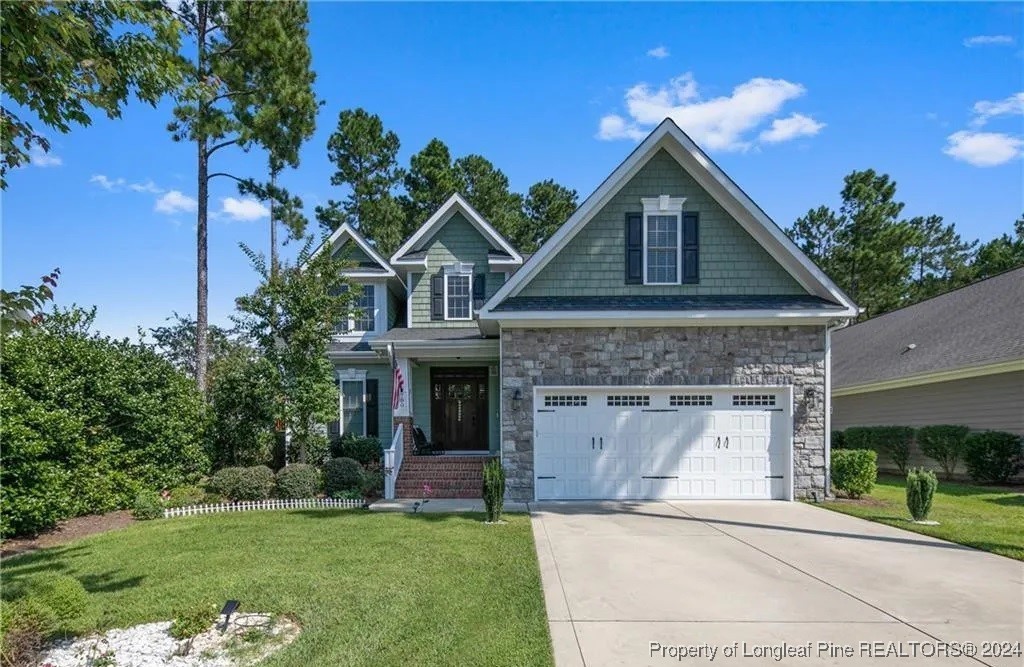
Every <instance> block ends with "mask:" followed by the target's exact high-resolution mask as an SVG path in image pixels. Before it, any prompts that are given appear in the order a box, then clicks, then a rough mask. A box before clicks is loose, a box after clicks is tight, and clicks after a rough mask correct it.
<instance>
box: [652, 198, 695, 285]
mask: <svg viewBox="0 0 1024 667" xmlns="http://www.w3.org/2000/svg"><path fill="white" fill-rule="evenodd" d="M685 201H686V198H685V197H669V196H668V195H662V196H660V197H645V198H643V199H641V202H642V203H643V206H644V217H643V276H644V280H643V282H644V284H645V285H678V284H680V282H681V280H680V275H681V273H682V264H683V244H682V237H683V203H684V202H685Z"/></svg>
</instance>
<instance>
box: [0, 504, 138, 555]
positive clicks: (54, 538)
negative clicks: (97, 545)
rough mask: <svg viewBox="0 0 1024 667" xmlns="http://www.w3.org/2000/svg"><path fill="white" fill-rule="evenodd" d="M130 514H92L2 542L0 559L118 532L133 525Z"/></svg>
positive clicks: (121, 512)
mask: <svg viewBox="0 0 1024 667" xmlns="http://www.w3.org/2000/svg"><path fill="white" fill-rule="evenodd" d="M134 522H135V519H133V518H132V513H131V512H129V511H128V510H120V511H117V512H110V513H109V514H92V515H89V516H79V517H75V518H74V519H68V520H67V521H62V522H60V523H59V524H57V527H56V528H53V529H51V530H48V531H46V532H44V533H40V534H39V535H36V536H35V537H18V538H14V539H10V540H4V541H3V543H2V544H0V558H9V557H11V556H16V555H18V554H26V553H30V552H32V551H37V550H39V549H45V548H47V547H55V546H59V545H61V544H66V543H68V542H71V541H73V540H77V539H78V538H80V537H86V536H88V535H95V534H97V533H105V532H107V531H109V530H118V529H120V528H124V527H125V526H127V525H128V524H131V523H134Z"/></svg>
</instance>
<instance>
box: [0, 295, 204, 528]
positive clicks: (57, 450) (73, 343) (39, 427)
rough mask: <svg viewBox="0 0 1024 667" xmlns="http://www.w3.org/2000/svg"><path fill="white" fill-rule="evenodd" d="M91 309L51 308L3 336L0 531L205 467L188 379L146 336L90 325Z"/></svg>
mask: <svg viewBox="0 0 1024 667" xmlns="http://www.w3.org/2000/svg"><path fill="white" fill-rule="evenodd" d="M94 318H95V309H92V310H91V311H85V310H82V309H79V308H72V309H69V310H59V309H58V310H55V311H53V312H52V313H49V314H48V315H47V317H46V318H44V319H43V320H42V322H41V323H40V324H39V325H38V326H35V327H31V328H29V329H27V330H25V331H23V332H21V333H20V334H19V335H17V336H11V337H10V338H9V339H7V340H6V341H5V343H4V372H3V374H2V375H0V442H3V448H4V452H3V467H2V468H0V534H2V536H3V537H7V536H10V535H15V534H21V533H25V532H33V531H38V530H42V529H45V528H49V527H51V526H53V525H54V524H55V523H56V522H57V521H59V520H61V519H66V518H69V517H72V516H78V515H81V514H92V513H96V512H106V511H110V510H114V509H119V508H125V507H129V506H130V504H131V503H132V501H133V500H134V498H135V496H136V494H138V492H139V491H141V490H144V489H148V490H156V489H161V488H165V487H172V486H177V485H180V484H182V483H185V482H194V481H196V480H198V478H199V477H200V476H201V475H203V474H205V473H206V472H207V471H208V470H209V460H208V458H207V455H206V451H205V448H204V446H203V440H204V433H205V424H206V421H205V413H204V405H203V401H202V397H201V395H200V394H199V393H198V392H197V391H196V388H195V386H194V385H193V383H192V382H191V380H190V379H189V378H188V377H187V376H185V375H184V374H182V373H181V372H180V371H178V370H177V369H176V368H174V366H172V365H171V364H170V362H168V361H167V360H165V359H163V358H161V357H160V356H159V355H158V354H157V353H156V352H155V351H154V350H153V349H152V348H151V347H150V346H148V345H144V344H141V343H137V342H131V341H129V340H127V339H121V340H118V339H113V338H109V337H106V336H101V335H99V334H97V333H94V332H92V331H91V328H92V323H93V320H94Z"/></svg>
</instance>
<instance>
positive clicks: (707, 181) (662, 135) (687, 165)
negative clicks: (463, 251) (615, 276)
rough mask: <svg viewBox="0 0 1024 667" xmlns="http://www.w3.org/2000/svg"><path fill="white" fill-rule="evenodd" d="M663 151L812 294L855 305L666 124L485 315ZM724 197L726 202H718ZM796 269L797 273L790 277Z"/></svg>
mask: <svg viewBox="0 0 1024 667" xmlns="http://www.w3.org/2000/svg"><path fill="white" fill-rule="evenodd" d="M661 148H666V149H667V150H668V152H669V154H670V155H672V157H674V158H675V159H676V160H677V161H678V162H679V163H680V166H682V167H683V169H685V170H686V171H687V173H690V174H691V176H693V178H694V179H695V180H696V181H697V182H698V183H699V184H700V185H701V186H702V187H704V188H705V189H706V190H707V191H708V192H709V193H710V194H711V195H712V197H714V198H715V199H716V200H718V201H719V203H720V204H722V205H723V207H724V208H726V210H728V211H729V212H730V213H731V214H732V215H733V217H735V218H736V219H737V220H738V221H739V222H740V224H742V225H743V226H744V228H745V229H747V231H748V232H750V233H751V235H753V236H754V238H755V239H757V240H758V241H759V242H761V243H762V244H763V245H765V248H766V249H767V250H768V252H769V253H770V254H771V255H772V256H773V257H774V258H775V259H776V260H777V261H779V262H780V263H781V264H782V266H783V267H784V268H786V269H787V271H789V272H790V273H791V274H793V277H794V279H796V280H797V281H798V282H799V283H800V284H801V285H802V286H804V288H805V289H807V290H808V291H810V292H811V293H812V294H817V295H819V296H822V297H825V298H829V299H833V300H835V301H836V302H838V303H840V304H842V305H843V306H845V307H846V308H847V309H848V310H851V309H852V310H854V311H855V310H856V305H855V304H854V303H853V301H852V300H851V299H850V297H849V296H847V295H846V294H844V293H843V291H842V290H840V289H839V287H838V286H836V284H835V283H834V282H832V280H831V279H830V278H829V277H828V276H826V275H825V273H824V272H823V271H821V269H819V268H818V267H817V266H815V265H814V263H813V262H811V261H810V259H808V258H807V256H806V255H804V254H803V252H801V251H800V249H799V248H797V247H796V244H794V243H793V242H792V241H791V240H790V239H789V238H788V237H787V236H786V235H785V233H784V232H783V231H782V230H781V229H780V228H779V227H778V225H776V224H775V223H774V222H773V221H772V220H771V219H770V218H769V217H768V216H767V215H766V214H765V213H764V211H762V210H761V209H760V208H759V207H758V206H757V204H755V203H754V202H753V200H751V199H750V197H748V196H747V194H746V193H744V192H743V191H742V190H741V189H740V188H739V186H737V185H736V184H735V183H734V182H733V181H732V179H730V178H729V177H728V176H727V175H726V174H725V172H723V171H722V170H721V168H719V167H718V165H716V164H715V163H714V162H713V161H712V160H711V158H709V157H708V156H707V154H706V153H704V151H702V150H701V149H700V148H699V147H698V146H697V145H696V144H695V143H694V142H693V140H692V139H690V138H689V137H688V136H687V135H686V133H684V132H683V131H682V130H680V129H679V127H678V126H677V125H676V124H675V123H674V122H673V121H672V120H671V119H668V118H666V119H665V120H664V121H662V123H661V124H660V125H659V126H658V127H657V128H655V129H654V131H652V132H651V133H650V134H649V135H647V138H645V139H644V140H643V141H642V142H640V144H639V145H638V146H637V147H636V148H635V149H634V150H633V152H632V153H630V154H629V156H628V157H627V158H626V159H625V160H624V161H623V162H622V164H620V165H619V166H618V167H617V168H616V169H615V170H614V171H613V172H612V173H611V175H610V176H609V177H608V178H606V179H605V180H604V182H603V183H601V185H600V186H599V187H598V188H597V190H595V191H594V192H593V193H592V194H591V195H590V196H589V197H587V199H586V201H584V202H583V204H581V205H580V207H579V208H578V209H576V211H575V212H574V213H573V214H572V215H571V216H569V219H568V220H566V222H565V223H564V224H563V225H562V226H561V227H560V228H559V229H558V231H557V232H555V234H554V235H553V236H552V237H551V238H550V239H549V240H548V241H547V242H546V243H545V244H544V245H543V246H542V247H541V248H540V250H538V251H537V252H536V253H535V254H534V255H533V256H532V257H531V258H530V259H529V260H528V261H527V262H526V263H525V264H524V265H523V268H521V269H520V270H519V271H518V272H516V273H515V274H514V275H513V276H512V277H511V278H510V279H509V280H508V281H506V282H505V284H503V285H502V286H501V288H499V289H498V291H497V292H495V294H494V295H493V296H492V297H491V298H490V299H489V300H488V301H487V303H486V304H484V308H483V310H482V311H481V312H486V311H489V310H490V309H491V308H493V307H494V306H496V305H497V304H499V303H501V302H502V301H504V300H505V299H506V298H508V297H510V296H514V295H515V294H517V293H518V292H519V291H520V290H522V288H523V287H525V286H526V285H527V284H528V283H529V281H530V280H532V279H533V278H534V277H535V276H536V274H537V273H538V272H539V271H540V270H541V269H543V268H544V267H545V266H546V265H547V264H548V262H550V261H551V260H552V259H553V258H554V257H555V256H556V255H557V254H558V252H559V251H561V250H562V248H564V247H565V245H566V244H568V243H569V241H571V240H572V238H573V237H574V236H575V235H576V234H577V233H578V232H579V231H580V230H581V229H582V228H583V227H584V226H585V225H586V223H587V222H589V220H590V218H591V217H592V216H593V215H594V214H596V213H597V212H598V211H600V210H601V209H602V208H603V207H604V205H605V204H607V203H608V201H609V200H610V199H611V198H612V197H613V196H614V195H615V194H616V193H617V192H618V191H619V190H620V189H621V188H622V186H623V185H625V184H626V183H628V182H629V180H630V179H631V178H632V177H633V176H635V175H636V173H637V172H639V171H640V169H641V168H642V167H643V165H645V164H646V163H647V161H648V160H649V159H650V158H651V157H652V156H653V155H654V154H655V153H657V151H658V150H659V149H661ZM722 195H728V196H722ZM730 200H731V201H730ZM794 267H799V269H800V270H799V271H794Z"/></svg>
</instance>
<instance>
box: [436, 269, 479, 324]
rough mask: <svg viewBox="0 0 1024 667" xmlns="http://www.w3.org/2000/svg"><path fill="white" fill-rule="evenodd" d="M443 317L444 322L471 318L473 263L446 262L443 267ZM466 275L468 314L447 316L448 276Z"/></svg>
mask: <svg viewBox="0 0 1024 667" xmlns="http://www.w3.org/2000/svg"><path fill="white" fill-rule="evenodd" d="M443 275H444V319H445V321H446V322H468V321H470V320H472V319H473V265H472V264H466V263H464V262H462V263H458V264H448V265H447V266H445V267H444V270H443ZM449 276H467V277H468V278H469V316H468V317H449V316H448V277H449Z"/></svg>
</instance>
